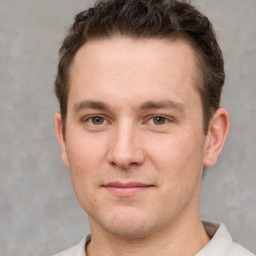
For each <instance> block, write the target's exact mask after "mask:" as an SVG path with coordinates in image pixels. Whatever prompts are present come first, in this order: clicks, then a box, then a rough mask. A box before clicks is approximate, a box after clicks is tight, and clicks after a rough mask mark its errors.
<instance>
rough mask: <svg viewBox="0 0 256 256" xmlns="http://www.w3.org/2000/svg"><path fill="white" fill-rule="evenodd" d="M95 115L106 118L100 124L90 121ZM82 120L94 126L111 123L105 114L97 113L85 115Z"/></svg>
mask: <svg viewBox="0 0 256 256" xmlns="http://www.w3.org/2000/svg"><path fill="white" fill-rule="evenodd" d="M95 117H100V118H103V119H104V123H103V124H100V125H95V124H93V123H92V122H89V120H92V118H95ZM81 120H82V122H83V123H89V124H90V125H92V126H102V125H105V124H106V123H109V121H108V118H106V117H105V116H104V115H97V114H93V115H88V116H85V117H83V118H82V119H81Z"/></svg>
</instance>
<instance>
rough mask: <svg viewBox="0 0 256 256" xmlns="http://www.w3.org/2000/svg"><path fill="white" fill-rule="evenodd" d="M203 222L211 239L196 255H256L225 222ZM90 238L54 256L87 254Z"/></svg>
mask: <svg viewBox="0 0 256 256" xmlns="http://www.w3.org/2000/svg"><path fill="white" fill-rule="evenodd" d="M202 222H203V225H204V228H205V230H206V232H207V234H208V235H209V237H210V238H211V240H210V242H209V243H208V244H207V245H206V246H205V247H204V248H203V249H202V250H201V251H200V252H198V253H197V254H196V255H195V256H255V255H254V254H252V253H251V252H249V251H248V250H246V249H245V248H244V247H242V246H241V245H239V244H237V243H235V242H233V241H232V238H231V235H230V234H229V232H228V230H227V228H226V226H225V225H224V224H222V223H221V224H216V223H213V222H209V221H202ZM90 240H91V237H90V235H88V236H86V237H84V238H83V239H82V240H81V242H80V243H79V244H78V245H76V246H74V247H72V248H69V249H67V250H65V251H63V252H61V253H58V254H56V255H54V256H86V254H85V247H86V245H87V244H88V243H89V242H90Z"/></svg>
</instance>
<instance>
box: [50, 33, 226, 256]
mask: <svg viewBox="0 0 256 256" xmlns="http://www.w3.org/2000/svg"><path fill="white" fill-rule="evenodd" d="M197 73H198V72H197V65H196V62H195V57H194V53H193V50H192V48H191V47H190V46H189V45H188V44H187V43H186V42H185V41H182V40H176V41H167V40H156V39H145V40H141V39H140V40H134V39H130V38H123V37H114V38H112V39H105V40H102V41H95V42H90V43H87V44H86V45H84V46H83V47H82V48H81V49H80V50H79V51H78V53H77V54H76V56H75V59H74V63H73V66H72V70H71V74H70V81H71V82H70V85H71V86H70V91H69V97H68V111H67V121H66V134H63V133H62V122H61V116H60V114H59V113H57V114H56V116H55V120H56V133H57V136H58V139H59V142H60V146H61V149H62V160H63V162H64V164H65V165H66V166H67V167H68V168H70V173H71V178H72V183H73V186H74V190H75V193H76V196H77V198H78V200H79V202H80V204H81V206H82V207H83V209H84V210H85V211H86V212H87V213H88V216H89V223H90V226H91V233H92V241H91V243H90V244H89V246H88V248H87V255H93V256H97V255H149V256H150V255H162V256H164V255H184V256H185V255H194V254H196V253H197V252H198V251H199V250H200V249H201V248H202V247H204V246H205V245H206V244H207V243H208V242H209V237H208V236H207V234H206V232H205V230H204V228H203V226H202V224H201V222H200V219H199V210H198V209H199V198H200V188H201V176H202V169H203V166H213V165H214V164H215V163H216V161H217V157H218V155H219V154H220V152H221V149H222V147H223V144H224V141H225V138H226V135H227V132H228V128H229V121H228V113H227V111H226V110H225V109H222V108H221V109H218V110H217V111H216V113H215V114H214V116H213V118H212V120H211V123H210V125H209V130H208V133H207V134H205V133H204V131H203V115H202V105H201V100H200V96H199V94H198V91H197V90H196V88H195V86H196V81H197ZM184 244H186V246H184Z"/></svg>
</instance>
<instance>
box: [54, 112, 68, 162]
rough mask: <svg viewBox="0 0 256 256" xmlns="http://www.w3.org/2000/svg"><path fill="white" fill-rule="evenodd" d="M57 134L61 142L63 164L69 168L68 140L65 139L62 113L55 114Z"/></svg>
mask: <svg viewBox="0 0 256 256" xmlns="http://www.w3.org/2000/svg"><path fill="white" fill-rule="evenodd" d="M55 132H56V135H57V138H58V140H59V144H60V148H61V151H62V154H61V159H62V162H63V163H64V164H65V165H66V166H67V167H69V161H68V157H67V152H66V138H65V134H63V129H62V119H61V114H60V113H56V114H55Z"/></svg>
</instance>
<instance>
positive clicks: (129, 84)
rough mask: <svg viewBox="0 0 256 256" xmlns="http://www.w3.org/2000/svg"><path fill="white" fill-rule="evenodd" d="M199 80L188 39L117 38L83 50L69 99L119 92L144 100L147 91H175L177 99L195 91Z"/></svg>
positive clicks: (159, 93) (158, 93) (72, 77)
mask: <svg viewBox="0 0 256 256" xmlns="http://www.w3.org/2000/svg"><path fill="white" fill-rule="evenodd" d="M196 78H197V65H196V59H195V54H194V50H193V49H192V47H191V46H190V45H189V44H188V43H187V42H186V41H185V40H181V39H176V40H167V39H131V38H124V37H114V38H111V39H104V40H98V41H93V42H88V43H87V44H85V45H84V46H83V47H81V48H80V50H79V51H78V52H77V54H76V56H75V58H74V62H73V65H72V68H71V73H70V86H71V88H70V95H69V96H70V97H71V98H72V97H73V96H74V95H76V97H79V96H81V97H82V95H83V93H82V91H83V92H84V95H87V97H90V93H91V92H97V93H98V94H99V97H105V96H107V95H109V94H113V93H114V92H115V93H117V95H116V96H120V97H122V95H123V94H126V95H128V94H129V95H135V94H136V95H140V96H141V98H143V96H144V95H145V91H146V94H147V95H148V94H149V93H150V92H151V94H152V96H154V95H155V96H156V97H159V96H165V97H166V92H167V91H168V90H169V89H170V88H172V89H175V90H176V95H175V97H176V98H177V96H181V95H183V94H188V93H189V91H190V90H194V87H195V86H194V85H195V84H196V80H197V79H196ZM78 90H79V92H78ZM136 95H135V96H136ZM123 96H124V95H123ZM70 97H69V98H70ZM124 98H125V97H124ZM126 98H127V97H126ZM145 100H147V99H145Z"/></svg>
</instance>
